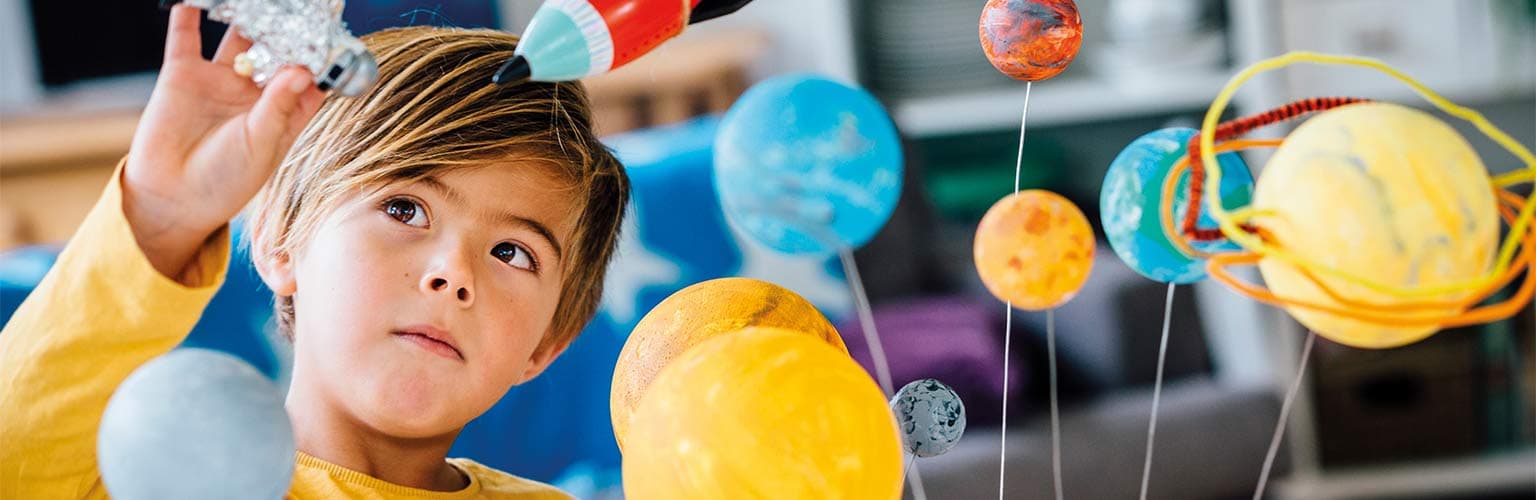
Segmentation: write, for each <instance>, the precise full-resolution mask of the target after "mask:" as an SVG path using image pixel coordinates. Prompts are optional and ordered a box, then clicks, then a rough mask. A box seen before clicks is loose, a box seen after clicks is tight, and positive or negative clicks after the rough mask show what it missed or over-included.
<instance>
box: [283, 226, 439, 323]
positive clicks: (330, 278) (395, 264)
mask: <svg viewBox="0 0 1536 500" xmlns="http://www.w3.org/2000/svg"><path fill="white" fill-rule="evenodd" d="M390 250H391V248H390V246H389V245H387V244H386V242H383V241H380V240H379V238H376V237H373V238H371V237H369V235H368V234H366V232H364V231H359V230H356V229H351V230H349V228H347V227H334V228H328V230H327V231H324V232H322V234H318V235H316V237H315V239H314V240H312V241H311V242H310V244H309V245H308V246H307V247H306V251H305V253H304V254H302V257H301V258H300V259H299V261H298V262H297V264H298V265H297V266H296V267H295V273H294V278H295V282H296V283H297V285H298V286H297V292H296V293H295V296H294V301H295V307H296V308H297V309H298V316H299V317H298V323H299V325H300V326H301V329H308V328H317V329H321V330H325V331H329V332H331V333H330V334H328V335H326V336H327V337H346V336H348V335H338V333H345V332H358V331H366V330H367V329H368V328H369V327H370V323H371V322H372V321H373V320H374V318H375V317H376V316H377V313H378V311H381V310H387V309H388V307H389V297H391V296H399V295H400V290H402V289H408V288H409V287H410V283H411V279H412V277H413V276H412V274H413V270H412V269H409V268H407V267H406V266H404V265H402V264H401V261H404V260H407V259H408V258H409V256H408V255H407V254H408V252H407V251H406V250H405V249H403V248H395V249H393V250H394V251H390ZM338 340H340V339H338Z"/></svg>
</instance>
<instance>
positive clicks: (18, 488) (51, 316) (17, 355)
mask: <svg viewBox="0 0 1536 500" xmlns="http://www.w3.org/2000/svg"><path fill="white" fill-rule="evenodd" d="M121 174H122V170H121V168H119V170H118V172H117V173H116V174H114V175H113V176H112V180H111V182H109V183H108V185H107V188H106V190H105V192H104V193H103V195H102V197H101V199H100V200H99V201H98V202H97V204H96V206H95V208H93V209H92V210H91V213H90V215H88V216H87V217H86V219H85V222H84V223H83V224H81V226H80V229H79V230H78V231H77V232H76V233H75V236H74V238H72V239H71V240H70V243H69V245H68V246H67V247H65V249H64V251H63V253H61V254H60V255H59V259H58V261H57V262H56V263H55V264H54V267H53V269H52V270H51V271H50V272H49V273H48V275H47V276H46V277H45V278H43V281H42V283H41V284H39V285H38V287H37V289H36V290H34V291H33V292H32V294H31V295H30V296H28V297H27V300H26V301H25V302H23V303H22V304H21V306H20V308H18V309H17V310H16V313H15V315H13V316H12V317H11V320H10V322H9V323H7V324H6V325H5V329H4V330H3V331H0V499H4V500H12V499H15V500H21V499H40V498H50V499H52V498H60V499H64V498H92V499H99V498H107V497H108V492H107V491H106V489H105V488H104V487H103V486H102V482H101V472H100V470H99V469H98V468H97V465H96V431H97V427H98V426H99V425H100V423H101V416H102V413H103V412H104V411H105V410H106V406H107V400H108V399H109V398H110V397H111V396H112V392H113V391H114V390H116V389H117V386H118V385H119V384H121V383H122V382H123V379H125V378H127V377H128V374H129V373H131V372H132V371H133V370H134V369H135V368H138V367H139V366H140V365H142V364H144V363H145V362H147V361H149V360H150V359H153V358H154V357H156V356H159V355H161V354H165V353H166V352H169V351H170V350H171V349H174V348H175V347H176V346H177V345H178V344H180V343H181V341H182V339H185V338H186V336H187V334H188V333H190V332H191V331H192V327H193V326H194V325H195V324H196V323H197V320H198V318H199V317H200V316H201V315H202V312H203V308H204V307H205V306H207V304H208V301H209V300H210V299H212V297H213V294H214V292H215V291H217V290H218V288H219V286H220V285H221V284H222V283H223V279H224V273H225V269H226V268H227V266H228V265H229V248H230V241H229V240H230V236H229V232H228V230H227V229H225V230H221V231H219V233H218V234H215V235H214V236H213V237H212V238H211V239H209V241H208V242H207V243H205V244H204V246H203V248H202V249H200V250H199V252H198V254H197V256H196V257H195V258H194V260H193V263H192V267H191V269H192V272H191V273H189V276H190V279H189V281H190V282H191V283H192V284H193V286H190V287H189V286H183V285H182V284H180V283H177V282H175V281H172V280H171V279H169V278H166V277H165V276H163V275H161V274H160V273H159V272H158V271H156V270H155V268H154V267H153V266H151V265H150V263H149V261H148V259H146V258H145V256H144V254H143V252H142V251H141V250H140V249H139V247H138V243H137V241H136V240H135V239H134V236H133V233H132V230H131V229H130V228H129V226H128V221H127V219H126V218H125V217H124V216H123V210H122V188H121V184H120V181H119V178H120V176H121ZM449 462H450V463H452V464H453V465H454V466H456V467H457V468H458V469H459V470H460V471H462V472H463V473H464V474H465V475H466V476H467V477H469V478H470V484H469V486H468V487H466V488H464V489H462V490H459V491H455V492H432V491H426V490H420V489H415V488H409V487H405V486H400V485H396V484H390V483H387V482H384V481H382V480H379V479H376V478H373V477H369V476H368V475H366V474H362V473H360V472H356V471H352V470H348V469H345V468H343V467H340V466H337V465H335V464H331V463H327V462H325V461H323V460H320V459H318V458H315V457H313V456H310V455H307V454H304V453H302V452H300V453H299V454H298V457H297V466H296V468H295V470H294V475H293V484H292V486H291V487H290V489H289V492H288V498H293V499H320V498H371V499H392V498H402V499H406V498H408V499H455V500H457V499H471V498H485V499H518V500H544V499H560V500H564V499H569V498H570V496H569V495H567V494H565V493H564V492H561V491H560V490H557V489H555V488H554V487H551V486H549V485H546V484H543V483H539V482H535V481H530V480H527V479H523V478H519V477H517V476H513V475H511V474H507V473H504V472H500V471H497V470H495V469H492V468H490V467H486V466H484V465H481V464H478V463H475V462H474V461H471V460H466V459H450V460H449Z"/></svg>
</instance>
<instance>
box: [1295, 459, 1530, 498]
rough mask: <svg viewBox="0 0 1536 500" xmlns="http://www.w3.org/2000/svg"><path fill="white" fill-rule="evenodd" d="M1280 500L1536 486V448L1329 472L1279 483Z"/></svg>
mask: <svg viewBox="0 0 1536 500" xmlns="http://www.w3.org/2000/svg"><path fill="white" fill-rule="evenodd" d="M1278 486H1279V490H1278V491H1279V492H1280V495H1279V497H1280V498H1298V499H1299V498H1306V499H1317V500H1325V499H1346V498H1411V497H1440V496H1447V495H1470V494H1478V493H1488V492H1495V491H1499V490H1501V489H1512V488H1520V487H1526V488H1533V489H1536V450H1525V451H1520V452H1513V453H1508V454H1500V455H1486V456H1477V457H1467V458H1456V459H1446V460H1436V461H1429V462H1417V463H1411V464H1401V465H1383V466H1376V467H1369V468H1360V469H1344V470H1339V471H1328V472H1325V473H1323V474H1322V475H1320V476H1303V477H1292V478H1287V479H1286V480H1284V481H1280V482H1279V484H1278Z"/></svg>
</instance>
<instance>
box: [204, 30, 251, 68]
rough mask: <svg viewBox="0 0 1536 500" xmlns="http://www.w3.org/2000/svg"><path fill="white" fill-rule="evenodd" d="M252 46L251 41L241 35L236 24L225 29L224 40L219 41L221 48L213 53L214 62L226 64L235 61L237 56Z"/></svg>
mask: <svg viewBox="0 0 1536 500" xmlns="http://www.w3.org/2000/svg"><path fill="white" fill-rule="evenodd" d="M250 48H251V41H250V40H248V39H246V38H245V37H243V36H240V33H239V32H238V30H236V29H235V27H234V26H230V27H229V29H227V30H224V40H222V41H220V42H219V50H218V52H215V53H214V54H213V62H214V63H216V64H221V65H224V66H229V65H232V64H234V63H235V56H237V55H240V53H241V52H245V51H246V50H248V49H250Z"/></svg>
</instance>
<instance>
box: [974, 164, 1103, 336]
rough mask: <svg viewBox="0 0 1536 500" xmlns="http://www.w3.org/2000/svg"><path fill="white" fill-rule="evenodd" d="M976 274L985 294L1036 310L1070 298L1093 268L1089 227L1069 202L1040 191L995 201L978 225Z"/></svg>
mask: <svg viewBox="0 0 1536 500" xmlns="http://www.w3.org/2000/svg"><path fill="white" fill-rule="evenodd" d="M973 250H974V253H975V255H974V257H975V259H976V272H977V273H978V274H980V275H981V282H982V283H983V284H985V285H986V287H987V291H990V292H992V295H994V296H996V297H997V298H999V299H1002V300H1006V301H1009V302H1010V303H1012V304H1013V306H1014V307H1018V308H1021V309H1026V310H1031V311H1038V310H1043V309H1050V308H1052V307H1056V306H1059V305H1061V304H1063V303H1066V302H1067V301H1068V300H1071V299H1072V297H1073V296H1076V295H1077V292H1078V291H1079V290H1082V288H1083V284H1084V283H1087V281H1088V273H1089V272H1090V271H1092V270H1093V252H1094V238H1093V227H1092V226H1090V225H1088V217H1086V216H1084V215H1083V211H1082V210H1080V209H1078V208H1077V205H1076V204H1073V203H1072V201H1071V200H1068V199H1066V198H1064V197H1062V196H1061V195H1059V194H1056V193H1052V192H1050V191H1044V190H1039V189H1031V190H1026V191H1021V192H1018V193H1014V194H1012V195H1009V196H1008V197H1006V198H1003V199H1001V200H998V202H997V203H995V204H993V205H992V208H990V209H988V210H987V214H986V215H984V216H982V217H981V223H980V224H979V225H977V226H976V242H975V247H974V248H973Z"/></svg>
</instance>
